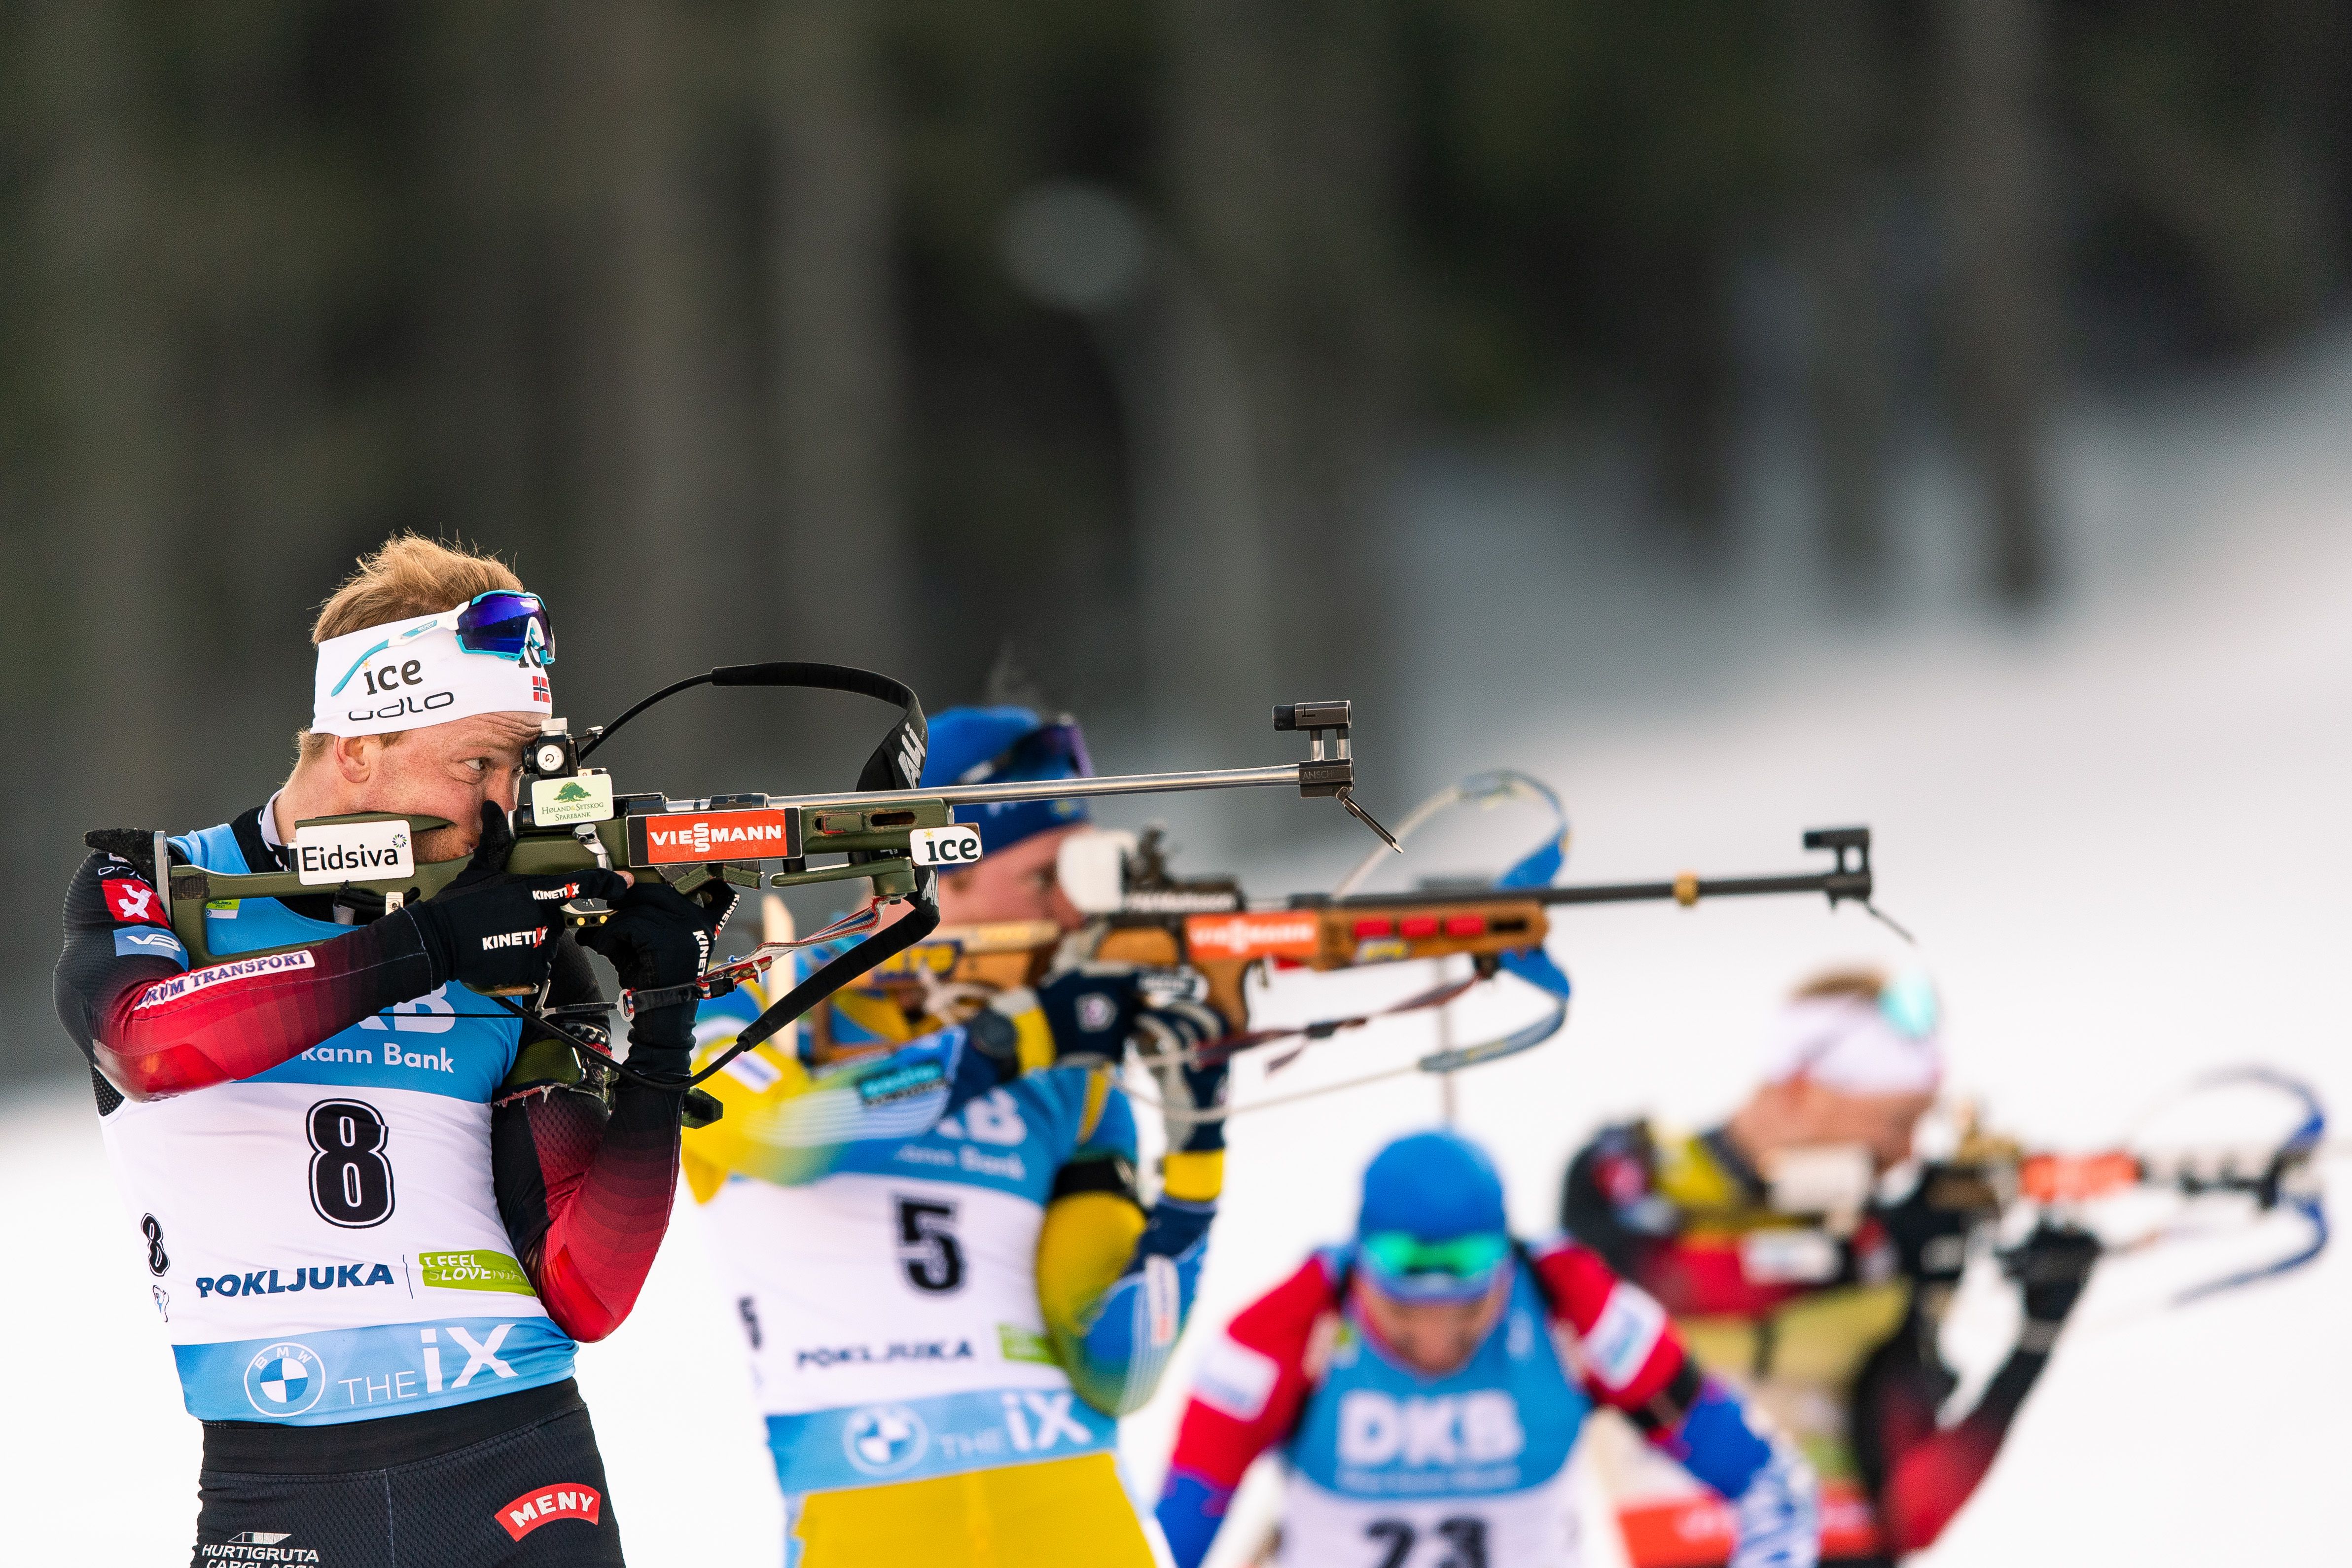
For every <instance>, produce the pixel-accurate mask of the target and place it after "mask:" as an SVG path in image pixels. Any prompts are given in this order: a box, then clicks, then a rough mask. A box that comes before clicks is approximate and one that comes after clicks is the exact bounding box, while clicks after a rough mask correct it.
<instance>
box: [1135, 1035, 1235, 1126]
mask: <svg viewBox="0 0 2352 1568" xmlns="http://www.w3.org/2000/svg"><path fill="white" fill-rule="evenodd" d="M1135 1033H1136V1044H1137V1047H1138V1050H1137V1055H1138V1056H1139V1058H1140V1059H1141V1060H1142V1062H1143V1065H1144V1066H1145V1067H1147V1068H1150V1069H1151V1076H1152V1077H1153V1078H1154V1079H1156V1080H1158V1082H1159V1085H1160V1104H1161V1105H1162V1106H1163V1107H1164V1108H1165V1109H1164V1110H1162V1112H1161V1114H1162V1116H1164V1117H1165V1118H1166V1120H1167V1125H1168V1151H1169V1152H1170V1153H1171V1154H1174V1153H1181V1154H1206V1153H1210V1152H1214V1151H1216V1150H1219V1149H1222V1148H1223V1147H1224V1146H1225V1122H1224V1118H1223V1117H1219V1118H1217V1120H1215V1121H1193V1120H1192V1118H1191V1116H1189V1115H1187V1114H1185V1113H1186V1112H1200V1111H1204V1110H1223V1108H1224V1103H1225V1080H1226V1079H1227V1078H1228V1077H1229V1076H1230V1075H1231V1074H1232V1072H1233V1062H1232V1059H1231V1058H1226V1057H1220V1058H1217V1059H1216V1060H1215V1061H1212V1062H1187V1061H1184V1060H1182V1059H1181V1058H1183V1057H1184V1056H1186V1055H1188V1054H1190V1053H1192V1052H1194V1051H1197V1050H1199V1049H1200V1048H1201V1047H1203V1046H1209V1045H1214V1044H1215V1043H1216V1042H1217V1041H1219V1040H1222V1039H1223V1038H1224V1037H1225V1034H1226V1029H1225V1021H1224V1019H1223V1017H1222V1016H1219V1015H1218V1013H1217V1011H1216V1009H1215V1008H1213V1007H1210V1006H1207V1005H1203V1004H1202V1003H1199V1002H1170V1003H1165V1004H1162V1005H1159V1006H1153V1007H1146V1008H1144V1009H1143V1011H1142V1012H1140V1013H1139V1014H1138V1015H1137V1016H1136V1020H1135ZM1171 1113H1172V1114H1171Z"/></svg>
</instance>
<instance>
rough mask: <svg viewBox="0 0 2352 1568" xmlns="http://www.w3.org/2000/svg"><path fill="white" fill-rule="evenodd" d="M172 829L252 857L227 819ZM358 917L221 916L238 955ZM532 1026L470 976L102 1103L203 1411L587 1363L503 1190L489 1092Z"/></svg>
mask: <svg viewBox="0 0 2352 1568" xmlns="http://www.w3.org/2000/svg"><path fill="white" fill-rule="evenodd" d="M173 843H174V844H175V845H177V846H178V847H180V848H181V849H183V850H184V851H186V852H187V854H188V856H189V858H191V859H192V860H193V861H194V863H195V864H196V865H199V866H202V867H205V868H207V869H209V870H217V871H224V872H230V873H239V872H246V871H249V870H251V869H252V868H250V867H248V866H247V863H246V858H245V856H244V855H243V853H242V852H241V851H240V850H239V849H238V847H237V842H236V835H235V833H234V832H233V831H232V830H231V829H230V828H228V827H226V826H222V827H212V828H207V829H205V831H204V832H202V833H198V834H194V835H192V836H190V837H184V838H178V839H174V840H173ZM264 869H275V868H264ZM349 934H350V928H349V927H345V926H339V925H333V924H331V923H328V922H326V921H314V920H309V919H306V918H304V917H303V916H300V915H298V914H295V913H294V912H293V911H292V910H289V909H288V908H287V907H286V906H285V905H284V904H282V903H280V902H279V901H278V900H275V899H246V900H241V901H235V900H224V901H221V902H216V903H215V904H214V905H212V906H210V907H209V908H208V909H207V910H206V911H205V943H206V945H207V946H209V947H210V948H211V949H212V951H213V952H214V953H215V954H216V955H221V956H226V955H227V954H230V953H235V952H247V951H249V950H251V949H254V948H265V947H279V946H284V945H286V944H289V943H293V942H320V941H321V940H324V939H328V938H333V937H338V936H345V935H349ZM520 1035H521V1023H520V1020H519V1019H516V1018H514V1017H513V1016H510V1015H508V1014H505V1013H503V1012H502V1011H501V1010H500V1009H499V1007H498V1005H496V1004H495V1003H493V1002H491V1001H489V1000H488V999H487V998H484V997H481V996H478V995H476V994H474V993H473V992H471V991H468V990H467V989H465V988H464V987H462V986H459V985H457V984H450V985H447V986H444V987H441V988H440V989H438V990H436V991H434V992H432V993H431V994H427V995H424V996H420V997H418V998H416V999H415V1001H413V1002H407V1003H404V1004H402V1005H400V1006H398V1007H394V1008H392V1009H390V1010H388V1011H386V1012H383V1013H380V1014H378V1015H376V1016H373V1017H371V1018H364V1019H362V1020H361V1021H360V1022H359V1023H358V1024H357V1025H356V1026H352V1028H349V1029H345V1030H344V1031H343V1032H342V1033H341V1034H339V1035H336V1036H334V1037H332V1038H331V1039H327V1040H324V1041H321V1042H320V1044H319V1045H317V1046H315V1047H311V1048H310V1049H309V1050H306V1051H304V1052H302V1053H301V1054H300V1055H299V1056H297V1057H295V1058H292V1059H291V1060H289V1061H287V1062H284V1063H282V1064H280V1065H279V1066H278V1067H275V1068H270V1069H269V1070H268V1072H264V1073H260V1074H257V1075H256V1076H255V1077H252V1078H249V1079H240V1080H238V1081H236V1082H234V1083H224V1084H215V1085H214V1086H212V1087H211V1088H208V1089H197V1090H195V1091H194V1092H192V1093H189V1094H184V1095H179V1096H176V1097H174V1098H173V1099H169V1100H150V1101H147V1102H145V1103H140V1102H137V1101H131V1100H126V1101H124V1102H123V1103H122V1104H121V1106H120V1107H118V1108H117V1109H116V1110H114V1111H113V1112H112V1113H111V1114H110V1115H109V1116H107V1117H106V1118H105V1119H104V1120H103V1121H102V1122H101V1123H100V1126H101V1127H102V1129H103V1131H104V1134H105V1140H106V1152H107V1157H108V1159H109V1161H110V1163H111V1164H112V1165H113V1167H114V1173H115V1178H116V1180H117V1181H118V1182H119V1183H120V1184H121V1189H122V1194H123V1200H124V1202H125V1203H126V1204H127V1205H129V1206H130V1210H131V1214H133V1215H138V1216H140V1217H141V1219H142V1223H143V1221H144V1220H145V1218H146V1217H147V1216H151V1215H152V1217H153V1219H154V1220H155V1222H156V1226H157V1231H158V1233H160V1235H161V1237H163V1241H162V1245H161V1252H162V1254H163V1256H164V1257H165V1258H167V1260H168V1261H167V1263H166V1266H165V1268H164V1270H163V1273H162V1274H161V1275H160V1276H159V1277H157V1279H155V1280H154V1283H153V1289H152V1294H153V1297H154V1301H155V1306H156V1308H157V1310H159V1311H160V1312H161V1313H162V1314H163V1322H164V1325H165V1329H166V1331H167V1332H168V1333H169V1334H170V1336H171V1340H172V1346H173V1355H174V1357H175V1358H176V1359H177V1361H178V1363H179V1369H180V1382H181V1385H182V1389H183V1392H184V1394H185V1396H186V1399H187V1405H188V1413H189V1414H190V1415H194V1416H196V1417H198V1418H199V1419H201V1420H205V1421H277V1422H285V1423H287V1424H289V1425H293V1426H315V1425H323V1424H327V1423H331V1422H341V1421H363V1420H367V1419H370V1418H372V1417H374V1416H379V1415H406V1414H408V1413H410V1412H412V1411H417V1410H426V1409H433V1408H437V1407H439V1406H442V1405H457V1404H462V1403H465V1402H467V1401H468V1400H475V1399H485V1398H488V1397H491V1396H493V1395H496V1394H510V1393H513V1392H515V1391H517V1390H519V1389H524V1388H530V1387H535V1386H537V1385H539V1384H547V1383H555V1382H558V1381H560V1380H562V1379H563V1378H565V1377H568V1376H570V1375H571V1373H572V1339H571V1337H570V1336H569V1335H567V1334H565V1333H564V1332H563V1331H562V1330H561V1329H559V1328H557V1327H556V1326H555V1324H554V1322H553V1321H551V1320H550V1319H549V1317H548V1315H547V1311H546V1309H545V1308H543V1307H541V1305H540V1302H539V1297H538V1295H537V1293H536V1292H534V1291H533V1289H531V1286H530V1280H529V1279H527V1278H525V1276H524V1274H523V1271H522V1267H521V1265H520V1263H519V1262H517V1261H516V1259H515V1258H514V1257H513V1255H512V1247H513V1245H514V1244H513V1243H512V1242H511V1241H510V1240H509V1239H508V1237H507V1231H506V1226H505V1224H504V1223H503V1222H502V1221H501V1220H500V1219H499V1210H498V1203H497V1201H496V1199H495V1198H494V1197H493V1195H492V1192H491V1184H490V1098H491V1096H492V1094H493V1093H494V1092H495V1091H496V1090H497V1089H498V1086H499V1083H500V1082H502V1081H503V1080H504V1079H505V1078H506V1076H507V1073H508V1071H509V1069H510V1068H512V1067H513V1065H514V1058H515V1050H516V1047H517V1044H518V1042H519V1040H520ZM151 1267H152V1264H151Z"/></svg>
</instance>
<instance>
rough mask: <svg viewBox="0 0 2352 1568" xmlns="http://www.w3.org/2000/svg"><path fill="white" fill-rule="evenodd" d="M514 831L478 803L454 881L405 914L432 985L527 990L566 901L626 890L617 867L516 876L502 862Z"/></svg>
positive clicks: (502, 816) (539, 972)
mask: <svg viewBox="0 0 2352 1568" xmlns="http://www.w3.org/2000/svg"><path fill="white" fill-rule="evenodd" d="M513 848H514V830H513V829H512V828H510V827H509V826H507V814H506V813H505V812H503V811H500V810H499V808H498V806H497V805H494V804H493V803H491V802H489V801H484V802H483V803H482V837H481V838H480V840H479V841H478V843H476V845H475V846H474V858H473V859H472V861H471V862H469V863H468V864H467V867H466V868H465V869H464V870H462V871H460V872H458V873H457V880H456V881H454V882H451V883H450V884H449V885H448V886H447V887H446V888H444V889H441V890H440V891H439V892H437V893H436V894H434V895H433V897H431V898H429V899H427V900H425V901H424V902H423V903H419V904H412V905H410V906H409V910H408V912H409V913H410V914H411V915H413V916H414V917H415V921H416V929H417V931H419V932H420V933H422V934H423V936H424V939H425V953H426V955H427V956H428V957H429V958H430V959H431V960H432V963H433V980H434V984H436V985H439V984H446V983H448V982H449V981H452V980H455V981H457V983H458V984H461V985H468V986H471V987H472V988H473V989H475V990H477V991H482V992H489V991H523V990H535V989H537V988H538V987H539V986H541V985H542V984H546V981H547V975H548V971H549V969H550V967H551V965H552V964H553V963H554V962H555V940H554V939H555V936H556V933H557V931H559V930H560V929H561V927H562V914H561V913H560V911H561V910H562V906H563V905H564V904H565V903H567V902H569V901H570V900H573V899H605V900H618V899H619V898H620V897H621V896H622V895H623V894H624V893H625V892H627V891H628V890H629V884H628V882H627V880H626V879H624V878H623V877H622V875H621V874H620V873H619V872H618V871H605V870H599V869H593V868H592V869H589V870H583V871H567V872H565V873H563V874H562V876H553V877H519V876H514V875H512V874H510V873H509V871H508V870H507V868H506V864H507V856H508V854H509V852H510V851H511V850H512V849H513Z"/></svg>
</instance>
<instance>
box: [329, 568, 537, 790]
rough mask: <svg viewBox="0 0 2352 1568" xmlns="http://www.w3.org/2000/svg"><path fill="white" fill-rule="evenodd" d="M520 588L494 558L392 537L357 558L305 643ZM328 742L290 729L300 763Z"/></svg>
mask: <svg viewBox="0 0 2352 1568" xmlns="http://www.w3.org/2000/svg"><path fill="white" fill-rule="evenodd" d="M521 586H522V579H521V578H520V577H518V576H516V575H515V574H514V568H513V567H511V566H509V565H508V564H507V563H505V562H503V561H501V560H499V558H498V557H497V556H495V555H488V554H484V553H481V552H476V551H470V550H461V549H457V548H455V547H453V546H451V545H447V544H444V543H442V542H440V541H439V540H436V539H427V538H425V536H424V535H422V534H419V533H396V534H394V535H393V536H392V537H391V538H390V539H387V540H385V541H384V542H383V544H381V545H380V546H378V547H377V548H376V549H375V551H374V552H373V553H370V554H367V555H362V556H361V557H360V562H359V566H358V568H357V569H356V570H354V571H353V572H352V574H351V575H350V576H348V577H346V578H344V579H343V581H342V584H341V586H339V587H338V588H336V590H335V591H334V592H333V593H332V594H331V595H328V596H327V602H326V603H325V604H323V605H320V606H319V618H318V619H317V620H316V621H314V622H312V623H311V625H310V641H311V644H312V645H313V646H316V645H317V644H320V643H322V642H325V641H326V640H327V639H328V638H330V637H342V636H344V635H346V634H348V633H351V632H356V631H364V630H366V629H367V628H368V627H370V626H384V625H386V624H388V623H390V622H393V621H405V620H411V619H414V618H415V617H416V616H433V615H438V614H440V613H441V612H442V611H444V610H452V609H455V608H457V606H458V605H463V604H465V603H467V601H468V600H470V599H472V598H473V597H474V596H475V595H477V594H487V593H488V592H489V591H490V590H492V589H493V588H512V589H520V587H521ZM404 733H405V731H394V732H393V733H391V734H389V735H386V736H383V743H384V744H385V745H387V746H389V745H391V744H393V743H394V742H396V741H398V740H399V739H400V737H401V735H402V734H404ZM334 739H335V738H334V737H333V736H332V735H320V734H314V733H313V732H312V731H310V729H309V728H308V727H305V728H303V729H300V730H298V731H295V733H294V745H295V749H296V751H297V752H298V753H299V756H300V758H301V760H302V761H304V762H309V761H310V759H311V758H313V757H316V756H319V755H321V754H323V753H324V752H325V751H326V750H327V748H328V747H329V746H331V745H332V744H333V743H334Z"/></svg>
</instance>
